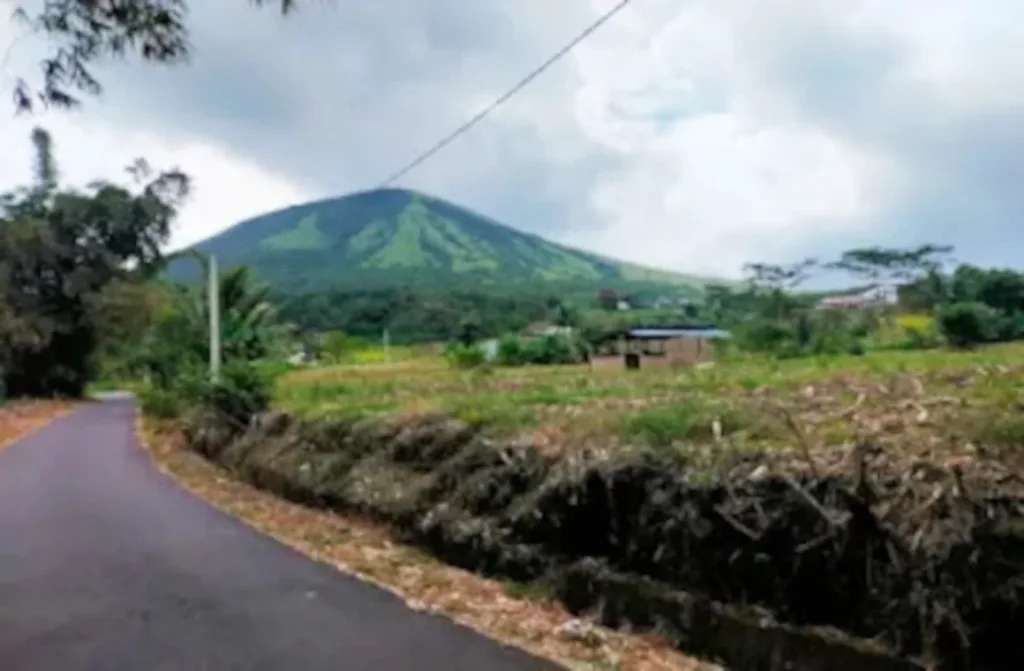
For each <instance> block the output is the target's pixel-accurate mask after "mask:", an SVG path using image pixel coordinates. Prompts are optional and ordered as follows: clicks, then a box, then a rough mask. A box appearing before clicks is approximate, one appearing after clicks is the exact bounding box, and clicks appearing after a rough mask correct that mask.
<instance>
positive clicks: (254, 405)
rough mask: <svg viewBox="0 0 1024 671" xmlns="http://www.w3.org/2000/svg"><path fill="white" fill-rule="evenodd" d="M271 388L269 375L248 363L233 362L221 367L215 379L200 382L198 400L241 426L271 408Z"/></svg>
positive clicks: (271, 383)
mask: <svg viewBox="0 0 1024 671" xmlns="http://www.w3.org/2000/svg"><path fill="white" fill-rule="evenodd" d="M272 390H273V375H272V374H268V373H265V372H262V371H261V370H260V369H259V368H258V367H257V366H255V365H253V364H251V363H248V362H244V361H232V362H229V363H227V364H226V365H225V366H224V367H223V368H222V369H221V374H220V379H219V380H218V381H217V382H206V383H205V384H201V385H200V389H199V390H198V391H199V394H198V396H197V399H198V400H199V401H200V402H201V404H202V405H203V406H204V407H206V408H209V409H212V410H215V411H217V413H218V414H220V415H221V416H222V417H224V418H225V419H228V420H230V421H231V422H232V423H233V424H234V425H235V426H236V427H239V428H240V427H244V426H247V425H248V424H249V422H250V421H251V420H252V418H253V416H254V415H257V414H259V413H262V412H265V411H266V410H267V409H268V408H269V407H270V401H271V396H272V393H271V392H272Z"/></svg>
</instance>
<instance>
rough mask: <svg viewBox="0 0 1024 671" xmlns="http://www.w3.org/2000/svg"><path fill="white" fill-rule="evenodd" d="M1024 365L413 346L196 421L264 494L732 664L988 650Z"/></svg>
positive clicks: (981, 661) (1011, 516)
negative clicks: (534, 362) (496, 359)
mask: <svg viewBox="0 0 1024 671" xmlns="http://www.w3.org/2000/svg"><path fill="white" fill-rule="evenodd" d="M1022 369H1024V347H1022V346H1020V345H1010V346H1001V347H992V348H986V349H982V350H978V351H975V352H948V351H925V352H875V353H872V354H870V355H868V356H865V357H833V358H826V359H818V360H793V361H786V362H774V361H766V360H759V359H753V358H748V359H743V360H733V361H727V362H722V363H720V364H718V365H716V366H713V367H711V368H707V369H702V370H687V371H679V372H643V371H641V372H635V373H629V374H622V373H594V372H591V371H589V370H587V369H583V368H534V369H517V370H501V369H496V370H477V371H469V372H460V371H453V370H450V369H448V368H447V367H446V366H445V365H444V364H443V363H442V362H441V361H438V360H428V359H418V360H410V361H405V362H401V363H397V364H394V365H391V366H380V367H366V366H346V367H335V368H330V369H321V370H306V371H300V372H295V373H293V374H291V375H289V376H287V377H286V378H284V379H283V380H282V382H281V384H280V387H279V390H278V400H277V405H278V406H279V407H280V408H281V409H283V410H286V411H288V415H287V416H284V417H277V418H273V419H269V418H268V419H267V420H266V421H265V422H263V423H262V424H261V425H260V426H258V427H254V428H253V429H251V430H249V431H248V432H246V433H245V434H239V433H238V431H237V428H236V429H232V428H231V427H228V426H225V425H223V424H222V423H218V422H217V421H216V419H215V418H213V419H212V420H211V421H209V422H207V423H206V424H202V423H200V425H198V426H196V427H194V428H193V429H192V430H191V433H190V434H189V435H190V440H191V443H192V446H193V448H194V449H196V450H198V451H200V452H201V453H203V454H205V455H206V456H208V457H210V458H211V459H213V460H214V461H217V462H218V463H221V464H223V465H225V466H226V467H228V468H229V469H231V470H232V471H233V472H235V473H236V474H238V475H239V476H241V477H242V478H243V479H245V480H247V481H249V482H251V483H253V484H256V485H257V486H259V487H262V488H265V489H267V490H270V491H272V492H275V493H277V494H279V495H281V496H284V497H286V498H291V499H293V500H295V501H298V502H301V503H305V504H307V505H313V506H320V507H327V508H330V509H333V510H338V511H344V512H350V511H351V512H357V513H360V514H363V515H368V516H370V517H371V518H374V519H376V520H378V521H381V522H383V523H385V524H387V525H389V526H390V527H392V528H394V529H395V530H396V532H397V534H398V537H399V538H401V539H402V540H405V541H407V542H410V543H413V544H415V545H418V546H419V547H421V548H423V549H426V550H427V551H429V552H431V553H433V554H435V555H436V556H439V557H441V558H443V559H445V560H446V561H448V562H450V563H452V564H455V565H457V566H462V567H464V568H467V569H470V570H473V571H476V572H479V573H483V574H487V575H492V576H497V577H503V578H506V579H512V580H515V581H519V582H520V583H530V582H532V581H540V582H541V583H544V584H546V585H547V586H548V587H547V589H549V590H551V591H550V593H553V594H556V595H557V596H558V598H559V599H560V600H561V601H562V602H563V603H565V604H566V605H567V607H569V609H570V610H572V611H573V612H582V611H587V610H590V609H593V608H595V607H598V608H599V612H598V617H599V618H600V619H601V620H602V621H604V622H607V623H608V624H612V625H620V624H623V623H630V624H631V625H632V626H633V627H636V628H639V629H646V628H650V627H655V628H657V629H658V630H659V631H662V632H663V633H667V635H669V636H670V638H672V639H673V640H674V641H675V642H676V643H677V644H678V645H680V646H681V647H682V648H683V649H686V650H690V651H693V652H696V653H698V654H701V655H705V656H707V657H711V658H720V659H724V660H725V661H726V662H727V663H729V665H730V666H735V667H736V668H746V666H745V665H754V666H756V665H757V664H759V663H760V661H759V660H761V661H763V660H765V659H768V658H771V657H773V656H779V655H783V657H784V658H787V659H788V658H794V659H796V658H799V659H800V660H801V662H802V663H804V664H806V665H807V668H840V667H839V666H836V664H840V666H842V668H847V669H858V668H883V667H881V666H878V664H880V663H882V662H880V661H879V660H880V659H882V658H879V657H877V655H882V657H883V658H885V659H887V660H890V661H891V660H892V657H891V656H890V657H886V655H891V654H892V653H898V654H899V655H903V656H910V657H923V658H927V659H931V660H938V661H942V662H943V663H947V664H948V663H952V660H957V659H962V658H963V656H964V655H966V654H968V652H967V651H971V652H970V654H973V655H974V660H975V662H976V664H975V666H974V668H989V667H990V665H989V666H986V664H987V662H986V655H987V656H989V657H990V658H991V659H999V658H1000V657H999V655H1003V658H1005V655H1006V654H1011V655H1012V654H1013V653H1012V649H1014V648H1013V640H1012V637H1009V638H1008V637H1007V636H1005V633H1006V627H1007V626H1008V625H1007V622H1011V621H1012V622H1016V621H1017V619H1019V617H1017V616H1013V615H1012V612H1015V611H1013V610H1012V609H1013V608H1014V607H1015V606H1014V605H1013V604H1016V603H1017V596H1016V591H1015V588H1013V585H1014V584H1015V583H1013V581H1012V579H1011V578H1012V575H1011V574H1013V575H1016V573H1017V572H1019V571H1020V570H1024V566H1021V565H1020V564H1021V562H1020V561H1019V560H1018V559H1015V558H1014V557H1016V554H1015V552H1016V551H1015V550H1014V548H1016V547H1017V546H1018V545H1021V544H1022V543H1024V540H1022V539H1020V538H1019V535H1020V534H1019V532H1018V531H1015V529H1017V528H1018V527H1019V524H1020V518H1021V517H1022V514H1021V512H1020V510H1019V509H1020V507H1021V506H1020V505H1019V504H1018V502H1019V501H1022V500H1024V491H1022V488H1021V487H1020V482H1021V481H1020V479H1019V478H1017V477H1016V475H1015V473H1017V472H1018V471H1019V469H1018V463H1019V450H1020V448H1021V446H1022V445H1024V420H1022V419H1021V413H1020V412H1019V410H1020V407H1021V401H1022V395H1021V392H1022V383H1021V375H1020V373H1021V372H1022ZM452 417H454V418H457V420H452V419H451V418H452ZM583 558H587V559H585V560H584V561H582V562H581V561H580V560H581V559H583ZM1015 618H1016V619H1015ZM708 622H712V623H713V624H714V626H710V625H709V624H708ZM766 622H768V623H775V624H770V625H765V623H766ZM766 626H767V628H766ZM792 626H797V627H798V630H793V629H792V628H791V627H792ZM806 626H826V627H831V628H833V629H837V630H841V631H843V632H845V634H844V635H847V634H848V635H850V636H852V638H849V639H844V640H846V643H844V644H843V646H842V651H839V652H837V649H835V648H834V646H832V645H831V644H830V643H825V642H824V641H826V640H833V639H834V638H835V637H834V636H832V638H829V637H828V636H826V637H825V638H822V637H821V635H819V634H816V633H813V631H812V632H811V633H808V631H809V630H804V629H799V628H800V627H806ZM787 627H789V628H787ZM766 632H767V633H766ZM840 638H842V637H840ZM740 640H742V643H738V641H740ZM868 640H871V641H874V642H875V643H877V644H879V645H881V646H882V648H884V649H885V650H887V651H888V652H879V651H878V650H874V649H870V648H871V645H874V644H871V645H869V644H868V643H866V641H868ZM858 641H859V642H858ZM865 646H867V647H865ZM825 651H827V652H825ZM836 655H838V657H836ZM839 659H841V660H842V661H841V663H840V662H839V661H837V660H839ZM991 659H989V661H991ZM886 663H887V664H888V663H889V662H886ZM751 668H753V667H751ZM758 668H760V667H758ZM766 668H767V667H766ZM885 668H907V667H898V666H888V667H885ZM915 668H916V667H915Z"/></svg>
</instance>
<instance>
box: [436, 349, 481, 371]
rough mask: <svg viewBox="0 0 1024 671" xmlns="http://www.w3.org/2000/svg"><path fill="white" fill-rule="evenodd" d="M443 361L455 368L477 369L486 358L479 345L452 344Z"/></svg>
mask: <svg viewBox="0 0 1024 671" xmlns="http://www.w3.org/2000/svg"><path fill="white" fill-rule="evenodd" d="M444 357H445V359H447V360H448V363H450V364H451V365H452V366H455V367H456V368H478V367H480V366H482V365H483V364H484V362H485V361H486V360H487V357H486V356H485V354H484V351H483V349H482V348H481V347H480V346H479V345H465V344H462V343H452V344H450V345H449V346H448V349H446V350H445V353H444Z"/></svg>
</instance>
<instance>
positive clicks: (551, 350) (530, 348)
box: [524, 335, 582, 366]
mask: <svg viewBox="0 0 1024 671" xmlns="http://www.w3.org/2000/svg"><path fill="white" fill-rule="evenodd" d="M524 356H525V359H526V363H532V364H537V365H548V366H550V365H558V364H568V363H577V362H579V361H580V360H581V359H582V352H581V351H580V349H579V347H577V346H576V345H575V343H574V342H573V341H572V340H571V339H569V338H566V337H564V336H555V335H549V336H544V337H543V338H537V339H536V340H531V341H530V342H528V343H527V344H526V346H525V347H524Z"/></svg>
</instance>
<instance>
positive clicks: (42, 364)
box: [0, 130, 188, 396]
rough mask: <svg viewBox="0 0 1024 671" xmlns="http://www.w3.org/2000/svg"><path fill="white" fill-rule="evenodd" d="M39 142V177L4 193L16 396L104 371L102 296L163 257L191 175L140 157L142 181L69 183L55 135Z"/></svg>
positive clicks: (9, 369)
mask: <svg viewBox="0 0 1024 671" xmlns="http://www.w3.org/2000/svg"><path fill="white" fill-rule="evenodd" d="M33 142H34V144H35V148H36V170H35V172H36V182H35V184H33V185H32V186H30V187H27V188H22V189H19V190H17V191H14V192H11V193H7V194H5V195H3V196H2V197H0V316H3V317H4V318H3V319H0V372H2V374H3V377H4V386H5V387H6V389H7V392H8V393H9V394H11V395H14V396H52V395H64V396H80V395H81V394H82V393H83V392H84V390H85V388H86V386H87V385H88V383H89V382H90V381H91V380H92V379H93V378H94V377H95V375H96V372H97V367H96V354H97V350H98V349H99V346H100V336H101V332H102V330H103V329H102V326H101V323H102V316H103V315H102V312H101V311H100V310H99V309H97V305H98V304H99V303H100V302H101V301H99V297H101V296H102V295H103V293H104V292H105V291H106V290H107V289H108V287H110V286H112V285H113V284H114V283H116V282H122V283H132V282H141V281H144V280H145V278H146V277H147V276H149V275H150V274H152V272H153V271H154V270H155V269H156V268H159V267H160V264H161V262H162V256H161V252H160V248H161V246H162V245H163V244H164V243H165V242H166V241H167V238H168V236H169V233H170V224H171V221H172V219H173V218H174V215H175V208H176V206H177V204H178V203H180V201H181V199H182V198H183V197H184V196H185V195H186V194H187V191H188V180H187V178H186V177H185V176H184V175H182V174H181V173H178V172H170V173H164V174H161V175H158V176H156V177H155V178H152V176H151V173H150V171H149V169H148V167H147V166H146V165H145V164H144V163H143V162H138V163H137V164H136V165H135V166H134V167H133V174H134V176H135V178H136V180H137V181H138V182H139V183H140V185H141V187H140V188H139V189H138V190H137V191H134V192H133V191H131V190H129V189H127V188H124V187H121V186H117V185H113V184H106V183H98V184H94V185H92V186H91V187H90V188H89V190H87V191H74V190H69V189H61V188H59V187H58V184H57V175H58V171H57V167H56V161H55V159H54V157H53V155H52V146H51V141H50V138H49V135H47V134H46V132H45V131H42V130H36V131H35V133H34V134H33Z"/></svg>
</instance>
